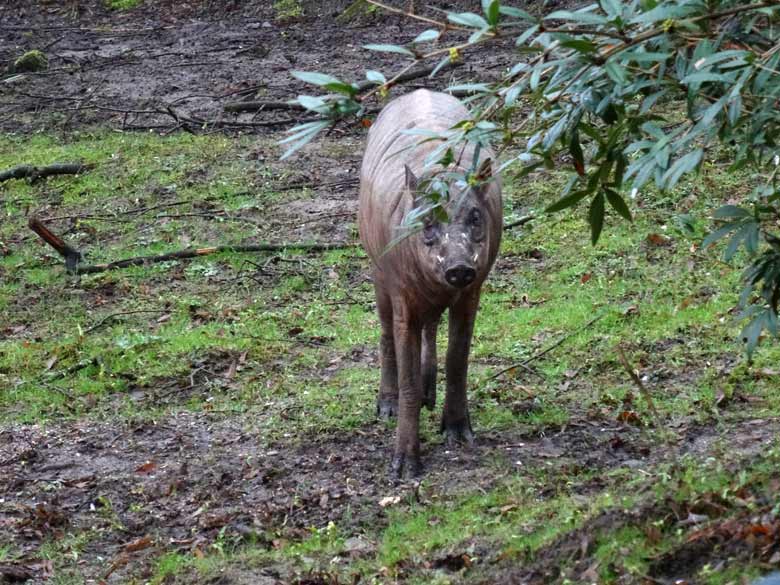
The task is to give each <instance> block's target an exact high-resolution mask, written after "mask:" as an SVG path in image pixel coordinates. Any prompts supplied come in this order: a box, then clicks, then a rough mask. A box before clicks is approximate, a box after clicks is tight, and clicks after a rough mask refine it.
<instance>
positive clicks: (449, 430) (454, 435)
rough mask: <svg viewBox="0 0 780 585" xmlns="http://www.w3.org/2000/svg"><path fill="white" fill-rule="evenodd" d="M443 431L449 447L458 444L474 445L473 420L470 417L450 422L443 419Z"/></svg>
mask: <svg viewBox="0 0 780 585" xmlns="http://www.w3.org/2000/svg"><path fill="white" fill-rule="evenodd" d="M441 432H442V433H444V438H445V440H446V441H447V446H448V447H456V446H458V445H467V446H469V447H471V446H472V445H474V431H472V430H471V422H470V421H469V419H468V417H466V418H463V419H460V420H459V421H456V422H450V423H448V422H446V421H445V420H444V419H442V421H441Z"/></svg>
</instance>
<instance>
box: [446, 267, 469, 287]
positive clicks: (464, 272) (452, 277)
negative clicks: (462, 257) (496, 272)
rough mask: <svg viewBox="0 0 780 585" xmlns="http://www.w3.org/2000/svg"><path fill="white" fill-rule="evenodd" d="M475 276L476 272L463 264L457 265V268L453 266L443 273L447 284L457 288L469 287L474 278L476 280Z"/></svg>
mask: <svg viewBox="0 0 780 585" xmlns="http://www.w3.org/2000/svg"><path fill="white" fill-rule="evenodd" d="M476 276H477V271H476V270H474V269H473V268H472V267H471V266H466V265H465V264H458V265H457V266H453V267H452V268H449V269H448V270H447V272H445V273H444V278H445V279H446V280H447V282H448V283H449V284H451V285H452V286H455V287H458V288H463V287H465V286H468V285H470V284H471V283H472V282H474V278H476Z"/></svg>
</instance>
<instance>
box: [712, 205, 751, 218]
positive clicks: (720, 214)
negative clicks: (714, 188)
mask: <svg viewBox="0 0 780 585" xmlns="http://www.w3.org/2000/svg"><path fill="white" fill-rule="evenodd" d="M712 217H714V218H715V219H730V218H738V217H741V218H746V219H747V218H752V217H753V214H752V213H750V211H748V210H747V209H745V208H744V207H738V206H736V205H723V206H722V207H719V208H718V209H716V210H715V212H714V213H713V214H712Z"/></svg>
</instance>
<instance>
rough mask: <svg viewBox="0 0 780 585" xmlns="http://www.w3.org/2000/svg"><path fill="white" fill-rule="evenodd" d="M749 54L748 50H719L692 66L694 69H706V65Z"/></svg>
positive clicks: (740, 57) (742, 57)
mask: <svg viewBox="0 0 780 585" xmlns="http://www.w3.org/2000/svg"><path fill="white" fill-rule="evenodd" d="M751 54H752V53H750V51H743V50H739V49H731V50H728V51H721V52H719V53H714V54H712V55H710V56H708V57H704V58H702V59H700V60H698V61H696V63H695V64H694V66H695V67H696V69H698V70H700V71H701V70H702V69H706V68H707V67H710V66H712V65H715V64H716V63H722V62H723V61H728V60H729V59H744V58H745V57H748V56H749V55H751Z"/></svg>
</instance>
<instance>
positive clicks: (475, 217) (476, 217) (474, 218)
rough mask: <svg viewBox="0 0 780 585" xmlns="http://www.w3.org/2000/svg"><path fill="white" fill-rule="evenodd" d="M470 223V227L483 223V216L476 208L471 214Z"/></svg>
mask: <svg viewBox="0 0 780 585" xmlns="http://www.w3.org/2000/svg"><path fill="white" fill-rule="evenodd" d="M468 222H469V224H470V225H479V224H480V223H482V214H481V213H480V211H479V209H476V208H474V209H472V210H471V211H470V212H469V218H468Z"/></svg>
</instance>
